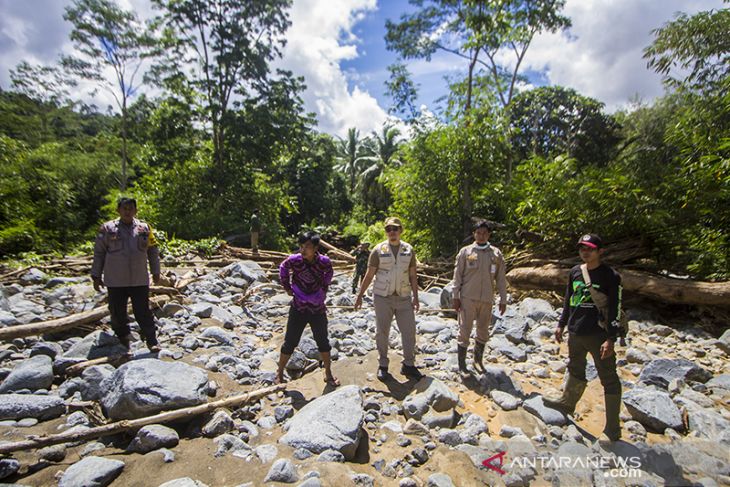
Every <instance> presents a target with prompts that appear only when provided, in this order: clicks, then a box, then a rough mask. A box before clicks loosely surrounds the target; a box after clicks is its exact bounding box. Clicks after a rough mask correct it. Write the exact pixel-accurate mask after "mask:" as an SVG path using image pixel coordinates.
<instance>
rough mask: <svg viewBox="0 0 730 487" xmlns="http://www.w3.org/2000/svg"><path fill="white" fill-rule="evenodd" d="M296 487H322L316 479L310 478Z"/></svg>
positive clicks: (320, 482)
mask: <svg viewBox="0 0 730 487" xmlns="http://www.w3.org/2000/svg"><path fill="white" fill-rule="evenodd" d="M297 487H322V481H321V480H319V479H318V478H317V477H310V478H308V479H307V480H305V481H304V482H302V483H301V484H299V485H298V486H297Z"/></svg>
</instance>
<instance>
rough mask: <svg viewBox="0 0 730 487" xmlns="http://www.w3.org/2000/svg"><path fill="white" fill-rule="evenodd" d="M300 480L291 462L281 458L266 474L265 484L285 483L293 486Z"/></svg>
mask: <svg viewBox="0 0 730 487" xmlns="http://www.w3.org/2000/svg"><path fill="white" fill-rule="evenodd" d="M298 479H299V476H298V475H297V471H296V468H295V467H294V464H293V463H292V462H291V461H290V460H286V459H284V458H280V459H278V460H277V461H275V462H274V464H273V465H272V466H271V468H270V469H269V473H267V474H266V478H265V479H264V482H283V483H285V484H293V483H294V482H296V481H297V480H298Z"/></svg>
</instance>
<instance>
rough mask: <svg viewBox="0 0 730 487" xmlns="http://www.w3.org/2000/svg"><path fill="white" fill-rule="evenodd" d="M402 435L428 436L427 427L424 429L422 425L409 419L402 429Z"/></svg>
mask: <svg viewBox="0 0 730 487" xmlns="http://www.w3.org/2000/svg"><path fill="white" fill-rule="evenodd" d="M403 433H405V434H407V435H417V436H423V435H428V434H429V431H428V427H426V426H425V425H424V424H423V423H421V422H420V421H417V420H415V419H413V418H410V419H409V420H408V421H406V425H405V426H404V427H403Z"/></svg>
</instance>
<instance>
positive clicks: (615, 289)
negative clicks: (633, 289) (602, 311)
mask: <svg viewBox="0 0 730 487" xmlns="http://www.w3.org/2000/svg"><path fill="white" fill-rule="evenodd" d="M611 277H612V279H611V282H610V284H609V285H608V286H607V291H608V323H609V326H608V330H606V331H607V332H608V336H609V337H610V338H611V339H613V340H616V339H617V338H618V334H619V331H620V324H619V320H620V319H621V316H620V313H621V294H622V287H621V276H620V275H618V274H617V273H616V272H613V271H612V273H611Z"/></svg>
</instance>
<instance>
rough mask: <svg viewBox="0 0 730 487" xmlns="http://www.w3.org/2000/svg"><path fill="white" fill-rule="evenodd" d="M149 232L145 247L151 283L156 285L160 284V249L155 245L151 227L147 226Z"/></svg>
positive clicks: (155, 241) (155, 240)
mask: <svg viewBox="0 0 730 487" xmlns="http://www.w3.org/2000/svg"><path fill="white" fill-rule="evenodd" d="M147 228H149V230H150V236H149V237H147V238H148V240H147V241H148V245H147V260H149V263H150V273H152V282H153V283H155V284H157V283H159V282H160V247H159V246H158V245H157V239H156V238H155V233H154V232H153V231H152V225H150V224H147Z"/></svg>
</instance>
